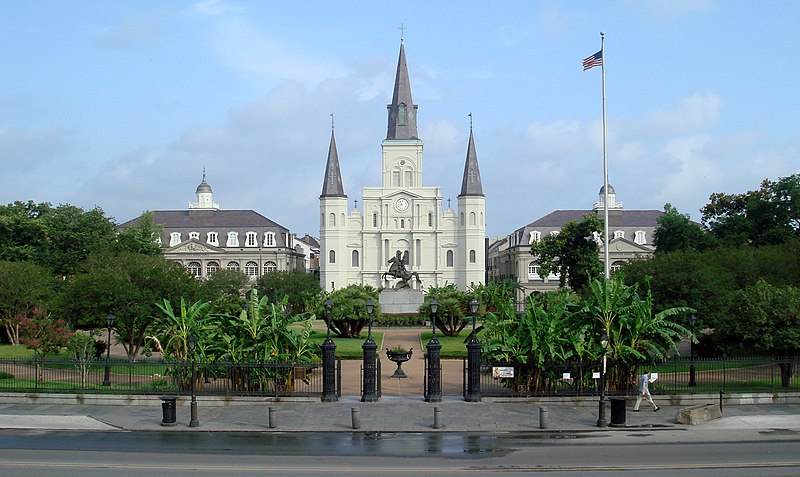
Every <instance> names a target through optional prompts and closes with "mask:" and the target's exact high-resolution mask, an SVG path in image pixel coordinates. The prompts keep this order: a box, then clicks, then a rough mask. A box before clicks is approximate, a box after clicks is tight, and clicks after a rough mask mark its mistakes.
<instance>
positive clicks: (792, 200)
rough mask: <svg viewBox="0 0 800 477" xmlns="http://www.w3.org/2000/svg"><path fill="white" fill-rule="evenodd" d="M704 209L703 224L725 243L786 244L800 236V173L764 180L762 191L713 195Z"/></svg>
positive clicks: (702, 210)
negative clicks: (774, 179) (773, 179)
mask: <svg viewBox="0 0 800 477" xmlns="http://www.w3.org/2000/svg"><path fill="white" fill-rule="evenodd" d="M701 212H702V214H703V218H702V220H703V223H704V224H705V225H706V226H707V227H708V228H709V229H710V230H711V233H713V234H714V235H715V236H716V237H717V238H719V239H720V240H721V241H723V242H725V243H728V244H732V245H743V244H753V245H766V244H778V243H783V242H785V241H787V240H788V239H789V238H791V237H797V236H799V235H800V174H794V175H791V176H788V177H783V178H780V179H778V180H777V181H775V182H773V181H771V180H769V179H764V180H763V181H762V182H761V188H760V189H759V190H757V191H748V192H746V193H744V194H724V193H721V192H717V193H714V194H711V196H710V197H709V203H708V204H707V205H706V206H705V207H703V209H701Z"/></svg>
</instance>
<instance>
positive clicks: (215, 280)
mask: <svg viewBox="0 0 800 477" xmlns="http://www.w3.org/2000/svg"><path fill="white" fill-rule="evenodd" d="M201 284H202V288H203V291H204V295H203V296H204V297H205V299H206V300H208V301H210V302H211V313H213V314H219V315H225V314H228V315H238V314H239V312H240V311H241V310H242V309H243V308H244V307H245V304H246V303H247V301H246V300H245V294H246V292H247V290H248V289H249V288H250V277H249V276H247V274H246V273H244V272H242V271H241V270H227V269H225V270H217V271H216V272H215V273H212V274H211V275H210V276H209V277H208V278H206V279H205V280H203V281H202V282H201Z"/></svg>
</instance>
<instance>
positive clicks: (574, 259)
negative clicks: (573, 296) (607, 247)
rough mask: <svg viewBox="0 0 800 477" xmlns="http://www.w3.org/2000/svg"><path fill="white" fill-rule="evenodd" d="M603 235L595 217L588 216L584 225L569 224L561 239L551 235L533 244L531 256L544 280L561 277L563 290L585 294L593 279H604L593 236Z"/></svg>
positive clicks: (579, 223)
mask: <svg viewBox="0 0 800 477" xmlns="http://www.w3.org/2000/svg"><path fill="white" fill-rule="evenodd" d="M602 231H603V221H602V220H601V219H600V218H599V217H597V215H596V214H586V215H585V216H584V218H583V220H582V221H581V222H567V223H566V224H564V226H563V227H562V228H561V231H560V232H559V233H558V235H548V236H546V237H544V238H542V240H540V241H538V242H533V243H532V244H531V255H534V256H535V257H536V261H537V262H538V263H539V267H540V268H539V275H540V276H541V277H542V278H545V277H547V276H548V275H550V274H551V273H555V274H557V275H559V283H560V285H561V286H562V287H564V286H567V285H569V287H570V288H572V289H573V290H576V291H580V290H583V289H584V288H586V286H588V284H589V282H590V281H591V280H592V279H595V278H600V277H602V276H603V264H602V262H601V261H600V257H599V250H600V249H599V246H598V245H597V242H596V241H595V240H594V234H595V233H600V232H602Z"/></svg>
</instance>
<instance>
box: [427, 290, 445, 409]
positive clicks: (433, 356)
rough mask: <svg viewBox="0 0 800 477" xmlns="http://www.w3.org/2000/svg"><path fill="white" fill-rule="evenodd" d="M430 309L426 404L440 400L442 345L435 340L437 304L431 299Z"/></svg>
mask: <svg viewBox="0 0 800 477" xmlns="http://www.w3.org/2000/svg"><path fill="white" fill-rule="evenodd" d="M430 307H431V329H432V330H433V334H432V335H431V339H430V341H428V381H427V386H426V389H425V391H426V393H425V400H426V401H428V402H440V401H441V400H442V361H441V358H442V345H441V343H439V340H437V339H436V317H437V316H438V315H437V313H438V311H439V302H438V301H436V299H435V298H432V299H431V301H430Z"/></svg>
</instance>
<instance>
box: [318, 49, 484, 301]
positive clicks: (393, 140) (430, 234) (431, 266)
mask: <svg viewBox="0 0 800 477" xmlns="http://www.w3.org/2000/svg"><path fill="white" fill-rule="evenodd" d="M422 148H423V142H422V139H420V138H419V136H418V134H417V105H416V104H414V102H413V100H412V98H411V81H410V79H409V76H408V67H407V65H406V54H405V47H404V44H403V42H402V40H401V43H400V56H399V59H398V62H397V70H396V74H395V84H394V91H393V95H392V102H391V104H389V105H388V127H387V132H386V138H385V139H384V140H383V141H382V142H381V164H382V168H381V178H380V179H381V185H380V186H375V187H364V189H363V192H362V197H361V209H358V208H357V207H354V208H353V209H350V202H349V200H348V197H347V194H345V189H344V185H343V183H342V175H341V170H340V163H339V152H338V151H337V149H336V140H335V138H334V134H333V131H331V140H330V148H329V150H328V159H327V163H326V167H325V178H324V181H323V186H322V194H321V195H320V198H319V200H320V216H319V220H320V281H321V285H322V287H323V289H325V290H328V291H330V290H333V289H337V288H343V287H346V286H347V285H350V284H367V285H372V286H374V287H389V286H392V285H393V284H394V283H395V280H394V279H391V280H386V278H385V277H384V276H383V274H384V272H386V271H387V269H388V267H389V264H388V261H389V260H390V259H391V258H393V257H394V256H395V254H396V253H397V252H398V251H399V252H400V253H401V256H404V257H407V263H406V264H405V267H406V269H407V270H408V271H409V272H413V273H417V274H419V278H420V281H421V283H422V287H424V288H428V287H430V286H443V285H445V284H455V285H457V286H458V287H459V288H461V289H466V288H468V287H470V286H473V285H477V284H479V283H485V282H486V275H485V273H486V267H485V263H486V261H485V257H486V252H485V250H486V245H485V237H486V198H485V197H484V195H483V186H482V184H481V176H480V170H479V169H478V156H477V153H476V149H475V140H474V137H473V134H472V127H471V126H470V135H469V143H468V144H467V154H466V160H465V161H464V163H463V164H464V173H463V177H461V179H462V182H461V192H460V194H459V195H458V198H457V206H456V209H455V210H454V209H452V208H451V207H450V201H449V200H448V203H447V207H444V206H443V204H442V193H441V189H440V187H438V186H425V185H423V167H422V160H423V156H422ZM344 157H346V156H344ZM459 162H460V161H459ZM457 164H458V163H454V164H453V169H454V170H456V169H457V167H458V165H457ZM342 165H343V166H344V167H346V166H347V163H346V160H345V161H343V162H342ZM458 179H459V177H458V175H455V174H454V177H453V180H458ZM412 286H414V287H418V286H419V284H418V282H415V283H413V284H412Z"/></svg>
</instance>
